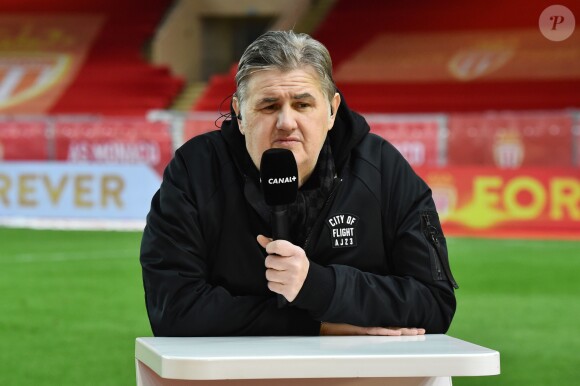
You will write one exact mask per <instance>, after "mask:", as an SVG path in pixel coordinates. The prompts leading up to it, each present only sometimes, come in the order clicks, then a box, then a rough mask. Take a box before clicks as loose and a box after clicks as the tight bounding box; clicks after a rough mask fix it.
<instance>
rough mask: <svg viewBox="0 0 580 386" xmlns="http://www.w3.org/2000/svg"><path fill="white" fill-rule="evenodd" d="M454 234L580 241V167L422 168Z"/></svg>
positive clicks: (446, 225)
mask: <svg viewBox="0 0 580 386" xmlns="http://www.w3.org/2000/svg"><path fill="white" fill-rule="evenodd" d="M417 172H418V173H419V174H420V175H421V176H422V177H423V179H425V181H426V182H427V183H428V184H429V185H430V187H431V189H432V191H433V198H434V200H435V204H436V205H437V210H438V212H439V215H440V217H441V221H442V223H443V227H444V229H445V231H446V232H447V233H448V234H450V235H469V236H490V237H502V236H504V237H547V238H572V239H580V169H574V168H520V169H497V168H491V167H490V168H484V167H479V168H478V167H463V168H461V167H456V168H453V167H450V168H441V169H426V168H423V169H418V170H417Z"/></svg>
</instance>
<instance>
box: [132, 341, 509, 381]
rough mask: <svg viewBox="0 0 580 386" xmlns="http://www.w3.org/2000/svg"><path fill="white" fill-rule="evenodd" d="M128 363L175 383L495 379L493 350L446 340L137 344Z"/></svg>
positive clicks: (496, 369)
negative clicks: (321, 379)
mask: <svg viewBox="0 0 580 386" xmlns="http://www.w3.org/2000/svg"><path fill="white" fill-rule="evenodd" d="M135 357H136V360H137V361H138V362H141V363H143V364H145V365H146V366H148V367H149V368H150V369H151V370H153V371H154V372H155V373H156V374H157V375H159V376H160V377H161V378H165V379H180V380H231V379H291V378H384V377H389V378H393V377H416V378H420V377H450V376H482V375H496V374H499V372H500V360H499V352H497V351H494V350H490V349H487V348H485V347H481V346H478V345H475V344H472V343H469V342H465V341H462V340H460V339H456V338H452V337H449V336H447V335H424V336H408V337H392V336H384V337H383V336H322V337H321V336H315V337H210V338H205V337H204V338H137V340H136V345H135Z"/></svg>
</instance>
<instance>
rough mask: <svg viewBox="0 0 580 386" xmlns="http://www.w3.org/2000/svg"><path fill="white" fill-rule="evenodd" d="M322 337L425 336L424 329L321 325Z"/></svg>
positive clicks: (337, 324) (324, 323)
mask: <svg viewBox="0 0 580 386" xmlns="http://www.w3.org/2000/svg"><path fill="white" fill-rule="evenodd" d="M320 335H384V336H401V335H406V336H414V335H425V329H424V328H400V327H359V326H353V325H352V324H345V323H327V322H322V324H321V325H320Z"/></svg>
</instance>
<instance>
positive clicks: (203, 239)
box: [141, 102, 456, 336]
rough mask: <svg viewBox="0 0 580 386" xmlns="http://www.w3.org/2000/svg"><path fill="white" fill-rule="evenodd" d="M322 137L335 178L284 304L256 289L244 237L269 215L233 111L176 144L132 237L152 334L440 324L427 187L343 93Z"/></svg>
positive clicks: (445, 305)
mask: <svg viewBox="0 0 580 386" xmlns="http://www.w3.org/2000/svg"><path fill="white" fill-rule="evenodd" d="M330 143H331V147H332V154H333V155H334V159H335V164H336V168H337V172H338V177H339V178H340V182H339V183H337V184H335V187H334V190H333V192H332V193H331V195H330V196H329V198H328V200H327V203H326V205H325V207H324V208H323V209H322V214H321V216H319V218H318V220H317V221H316V223H315V225H314V227H313V229H312V231H311V233H310V235H309V236H308V239H307V241H306V245H305V246H303V247H304V249H305V251H306V254H307V256H308V258H309V259H310V269H309V272H308V276H307V278H306V281H305V283H304V286H303V287H302V289H301V291H300V293H299V294H298V296H297V298H296V299H295V300H294V301H293V302H292V303H290V304H287V305H285V306H279V305H278V302H277V297H276V294H274V293H272V292H271V291H270V290H268V288H267V281H266V278H265V267H264V257H265V251H264V250H263V249H262V248H261V247H260V246H259V244H258V243H257V241H256V236H257V235H258V234H265V235H268V234H270V225H269V224H268V221H265V220H264V218H263V216H261V215H260V214H259V211H257V210H256V207H257V206H260V205H265V204H263V202H262V200H263V198H262V197H259V196H260V193H259V191H257V192H256V190H255V189H253V188H252V186H253V185H254V184H252V183H251V181H252V179H256V178H258V171H257V169H256V168H255V166H254V165H253V164H252V161H251V159H250V157H249V155H248V153H247V151H246V149H245V144H244V139H243V136H242V135H241V134H240V133H239V130H238V126H237V123H236V122H235V120H227V121H225V122H224V123H223V125H222V129H221V131H215V132H211V133H207V134H204V135H200V136H197V137H195V138H193V139H191V140H190V141H188V142H187V143H186V144H184V145H183V146H182V147H181V148H180V149H178V150H177V152H176V153H175V157H174V159H173V160H172V161H171V163H170V164H169V165H168V167H167V169H166V170H165V173H164V177H163V183H162V184H161V188H160V189H159V191H158V192H157V193H156V194H155V196H154V197H153V200H152V204H151V210H150V212H149V215H148V216H147V226H146V228H145V230H144V234H143V239H142V244H141V264H142V267H143V281H144V286H145V298H146V305H147V311H148V315H149V320H150V322H151V327H152V329H153V333H154V334H155V335H156V336H226V335H317V334H318V333H319V327H320V321H327V322H341V323H349V324H354V325H359V326H385V327H389V326H394V327H405V326H407V327H422V328H425V329H426V330H427V333H443V332H445V331H447V329H448V328H449V325H450V323H451V320H452V318H453V314H454V312H455V306H456V303H455V296H454V291H453V285H455V282H454V280H453V277H452V275H451V272H450V270H449V263H448V259H447V247H446V243H445V238H444V237H443V234H442V231H441V226H440V223H439V220H438V216H437V213H436V211H435V206H434V204H433V200H432V198H431V191H430V189H429V188H428V186H427V185H426V184H425V183H424V182H423V181H422V180H421V179H420V178H419V177H418V176H417V175H416V174H415V173H414V172H413V170H412V169H411V167H410V166H409V164H408V163H407V162H406V161H405V159H404V158H403V157H402V156H401V155H400V154H399V152H398V151H397V150H396V149H395V148H394V147H393V146H392V145H390V144H389V143H388V142H387V141H385V140H384V139H382V138H380V137H378V136H375V135H373V134H370V133H369V127H368V125H367V123H366V122H365V120H364V119H363V118H362V117H361V116H360V115H358V114H356V113H354V112H352V111H351V110H349V109H348V107H347V106H346V104H345V103H344V102H342V103H341V106H340V108H339V110H338V116H337V119H336V121H335V125H334V128H333V129H332V130H331V131H330ZM250 202H251V203H252V204H250Z"/></svg>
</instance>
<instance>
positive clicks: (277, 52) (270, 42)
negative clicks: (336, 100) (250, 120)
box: [234, 31, 336, 104]
mask: <svg viewBox="0 0 580 386" xmlns="http://www.w3.org/2000/svg"><path fill="white" fill-rule="evenodd" d="M303 66H311V67H312V68H313V69H314V70H315V71H316V72H317V73H318V76H319V77H320V83H321V88H322V92H323V93H324V95H325V96H326V97H327V98H328V100H329V101H331V100H332V97H333V96H334V94H335V93H336V85H335V84H334V80H333V79H332V60H331V59H330V54H329V53H328V50H327V49H326V47H325V46H324V45H323V44H322V43H320V42H319V41H318V40H315V39H313V38H312V37H310V36H309V35H307V34H304V33H300V34H295V33H294V32H293V31H269V32H266V33H265V34H263V35H262V36H260V37H258V38H257V39H256V40H255V41H254V42H253V43H252V44H250V45H249V46H248V48H246V51H244V54H243V55H242V57H241V59H240V62H239V64H238V72H237V73H236V88H237V90H236V93H235V94H234V95H235V96H236V97H237V98H238V101H239V103H240V104H241V103H242V101H243V100H244V99H245V97H246V91H247V85H248V80H249V77H250V75H252V74H253V73H254V72H256V71H260V70H270V69H277V70H280V71H291V70H295V69H298V68H301V67H303Z"/></svg>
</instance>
